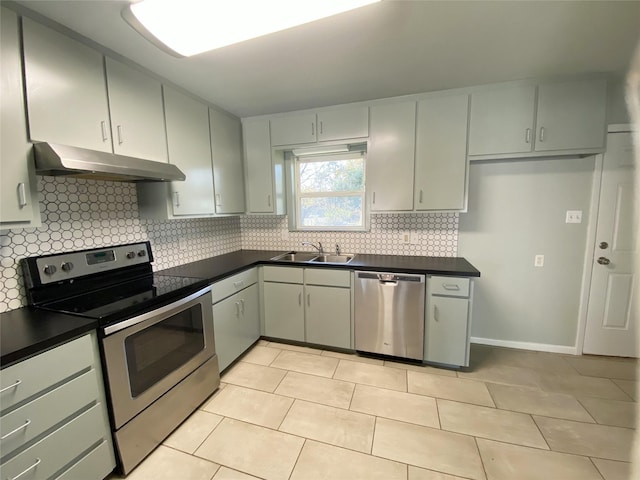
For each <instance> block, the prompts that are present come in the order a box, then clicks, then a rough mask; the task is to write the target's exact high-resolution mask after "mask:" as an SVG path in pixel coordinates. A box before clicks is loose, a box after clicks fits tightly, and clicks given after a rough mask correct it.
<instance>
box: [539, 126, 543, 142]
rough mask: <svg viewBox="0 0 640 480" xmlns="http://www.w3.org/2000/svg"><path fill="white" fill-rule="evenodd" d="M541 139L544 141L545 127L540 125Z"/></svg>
mask: <svg viewBox="0 0 640 480" xmlns="http://www.w3.org/2000/svg"><path fill="white" fill-rule="evenodd" d="M540 141H541V142H544V127H540Z"/></svg>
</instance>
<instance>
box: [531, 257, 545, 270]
mask: <svg viewBox="0 0 640 480" xmlns="http://www.w3.org/2000/svg"><path fill="white" fill-rule="evenodd" d="M533 266H534V267H544V255H536V256H535V258H534V259H533Z"/></svg>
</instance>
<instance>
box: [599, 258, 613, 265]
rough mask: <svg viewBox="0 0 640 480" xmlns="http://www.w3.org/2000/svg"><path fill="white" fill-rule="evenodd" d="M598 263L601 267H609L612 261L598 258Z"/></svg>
mask: <svg viewBox="0 0 640 480" xmlns="http://www.w3.org/2000/svg"><path fill="white" fill-rule="evenodd" d="M598 263H599V264H600V265H609V264H610V263H611V260H609V259H608V258H607V257H600V258H598Z"/></svg>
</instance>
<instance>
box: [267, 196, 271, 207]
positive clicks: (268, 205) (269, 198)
mask: <svg viewBox="0 0 640 480" xmlns="http://www.w3.org/2000/svg"><path fill="white" fill-rule="evenodd" d="M270 206H271V195H267V207H270Z"/></svg>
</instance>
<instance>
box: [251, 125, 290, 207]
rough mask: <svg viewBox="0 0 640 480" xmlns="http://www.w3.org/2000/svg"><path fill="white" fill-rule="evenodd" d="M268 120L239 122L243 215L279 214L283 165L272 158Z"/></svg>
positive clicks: (282, 192) (281, 204)
mask: <svg viewBox="0 0 640 480" xmlns="http://www.w3.org/2000/svg"><path fill="white" fill-rule="evenodd" d="M269 132H270V126H269V120H246V121H243V122H242V141H243V145H244V173H245V185H246V198H247V213H267V214H268V213H271V214H276V215H283V214H284V213H285V211H284V201H283V199H284V163H283V161H282V159H281V158H280V157H277V158H275V159H272V152H271V140H270V133H269Z"/></svg>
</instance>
